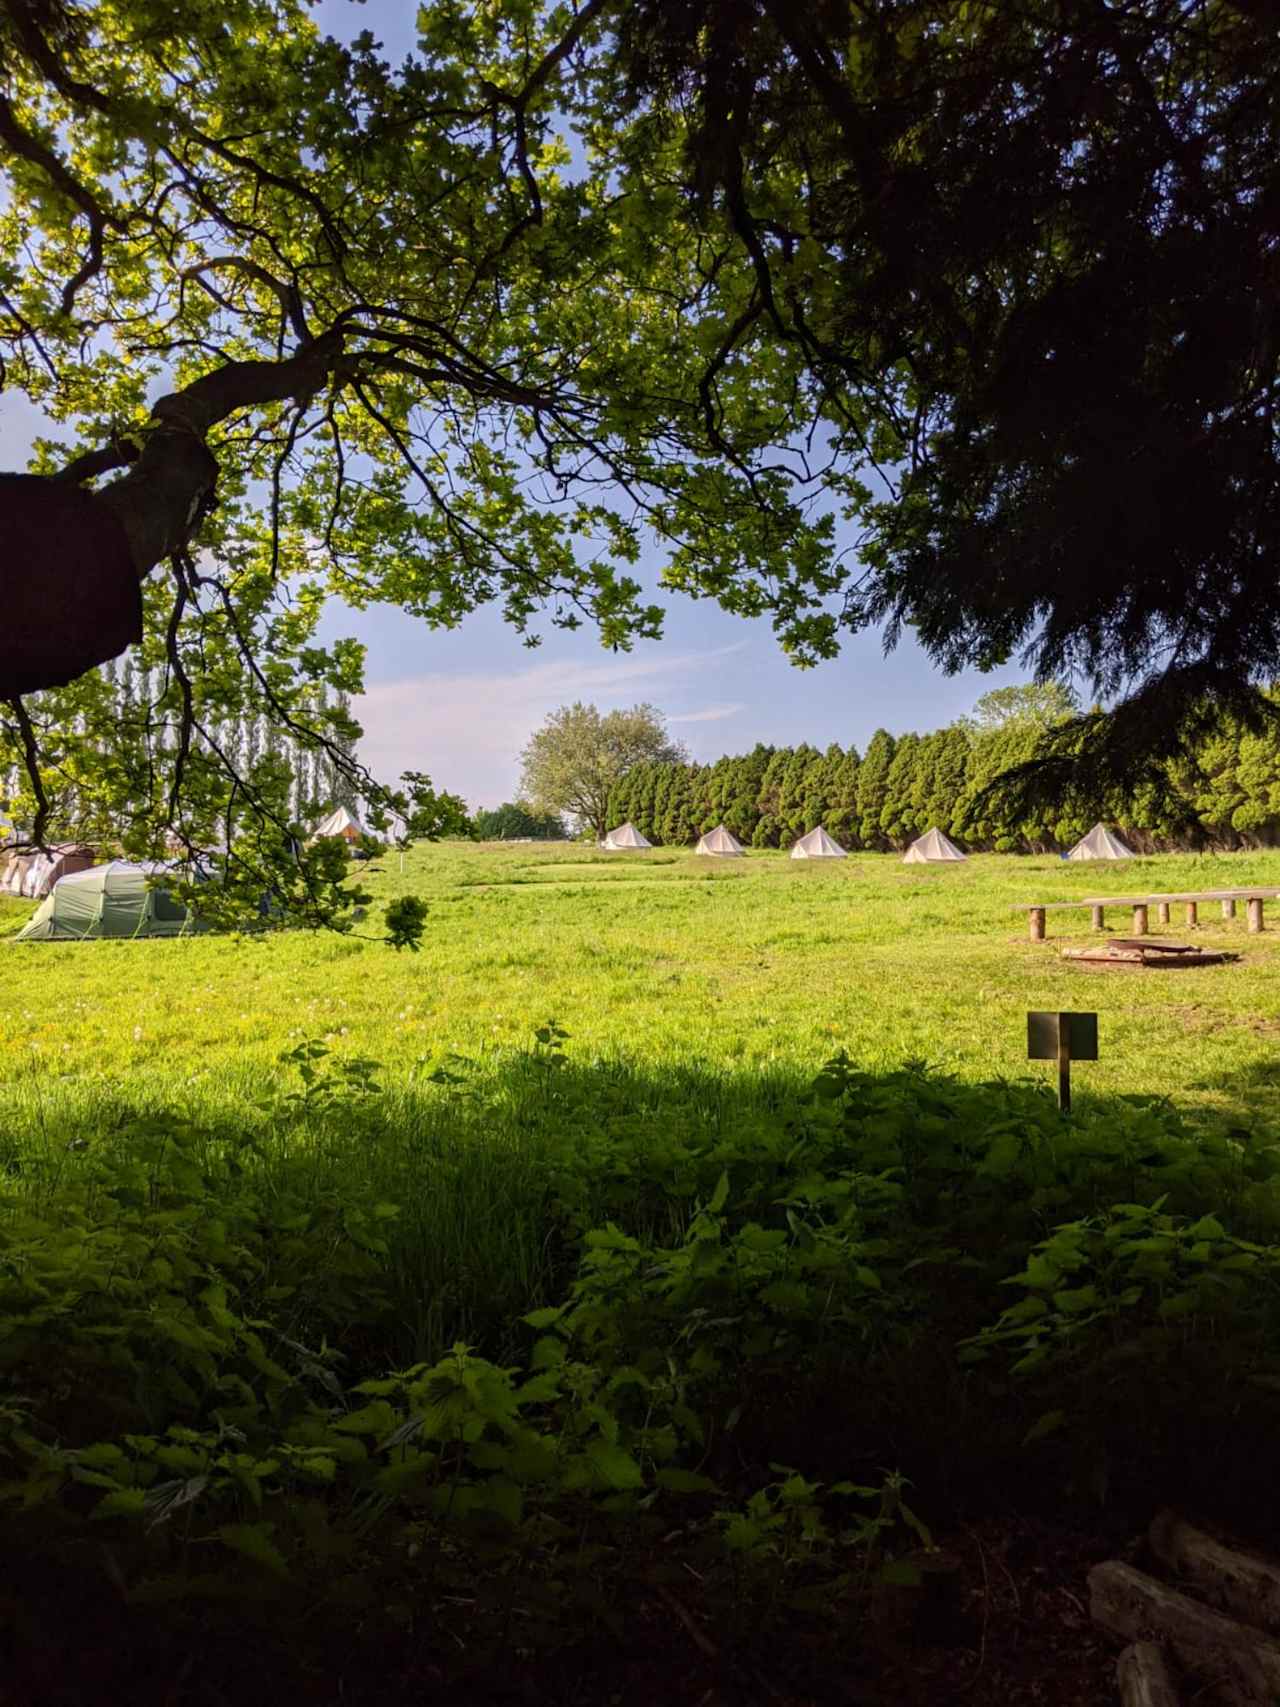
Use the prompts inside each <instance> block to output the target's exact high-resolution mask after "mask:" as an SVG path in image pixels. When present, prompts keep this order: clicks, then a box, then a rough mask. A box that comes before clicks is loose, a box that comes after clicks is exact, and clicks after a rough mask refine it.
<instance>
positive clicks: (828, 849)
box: [791, 824, 849, 859]
mask: <svg viewBox="0 0 1280 1707" xmlns="http://www.w3.org/2000/svg"><path fill="white" fill-rule="evenodd" d="M791 857H792V859H848V857H849V856H848V854H847V853H845V851H844V849H843V848H842V847H841V846H840V844H839V842H837V841H835V840H834V839H833V838H832V837H831V836H829V835H828V834H827V832H826V831H825V830H824V829H823V827H822V825H821V824H819V825H818V827H817V829H816V830H810V831H809V834H808V835H807V836H801V838H800V840H799V841H798V842H797V843H796V845H795V847H793V848H792V850H791Z"/></svg>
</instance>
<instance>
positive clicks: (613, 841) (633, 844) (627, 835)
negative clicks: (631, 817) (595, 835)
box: [600, 821, 653, 853]
mask: <svg viewBox="0 0 1280 1707" xmlns="http://www.w3.org/2000/svg"><path fill="white" fill-rule="evenodd" d="M600 846H601V847H602V848H608V849H609V851H610V852H611V853H620V852H622V851H623V850H624V849H626V848H651V847H652V846H653V843H652V842H646V841H645V839H644V837H643V836H642V835H641V834H640V832H639V830H637V829H636V827H635V825H634V824H632V823H631V822H630V821H628V822H627V823H625V824H619V825H618V827H617V829H616V830H610V831H609V834H608V835H607V836H606V837H605V839H604V840H603V841H602V842H601V844H600Z"/></svg>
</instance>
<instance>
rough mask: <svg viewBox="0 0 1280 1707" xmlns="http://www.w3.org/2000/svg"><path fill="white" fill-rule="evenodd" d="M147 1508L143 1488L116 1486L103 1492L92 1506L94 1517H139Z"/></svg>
mask: <svg viewBox="0 0 1280 1707" xmlns="http://www.w3.org/2000/svg"><path fill="white" fill-rule="evenodd" d="M146 1508H147V1496H146V1491H145V1489H143V1488H117V1489H115V1491H114V1492H113V1493H109V1494H105V1495H104V1496H103V1497H102V1499H100V1500H99V1501H98V1503H97V1505H96V1506H94V1508H93V1515H94V1517H141V1516H142V1515H143V1514H144V1512H145V1511H146Z"/></svg>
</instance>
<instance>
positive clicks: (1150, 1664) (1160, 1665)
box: [1116, 1642, 1179, 1707]
mask: <svg viewBox="0 0 1280 1707" xmlns="http://www.w3.org/2000/svg"><path fill="white" fill-rule="evenodd" d="M1116 1681H1117V1682H1118V1683H1119V1685H1120V1701H1121V1707H1179V1703H1178V1691H1177V1690H1176V1689H1175V1688H1174V1685H1173V1678H1172V1677H1171V1676H1170V1675H1169V1666H1168V1663H1167V1661H1166V1660H1165V1657H1164V1649H1163V1648H1158V1647H1157V1646H1156V1644H1155V1643H1154V1642H1134V1643H1132V1644H1131V1645H1130V1646H1129V1647H1127V1648H1126V1649H1125V1650H1124V1652H1123V1653H1122V1654H1121V1656H1120V1658H1119V1659H1118V1660H1117V1661H1116Z"/></svg>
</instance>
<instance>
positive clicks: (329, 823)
mask: <svg viewBox="0 0 1280 1707" xmlns="http://www.w3.org/2000/svg"><path fill="white" fill-rule="evenodd" d="M312 834H313V835H314V836H315V838H316V840H317V841H318V840H319V839H320V837H321V836H341V837H342V839H343V841H344V842H358V841H359V840H360V838H361V837H362V836H363V835H364V834H365V829H364V825H363V824H361V823H360V822H359V820H358V819H356V818H353V817H352V815H351V813H350V812H348V811H347V809H346V807H345V806H338V807H335V808H334V810H333V811H332V812H330V814H329V816H328V817H327V818H322V819H321V820H320V822H319V823H318V824H317V825H316V827H315V829H314V831H313V832H312Z"/></svg>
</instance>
